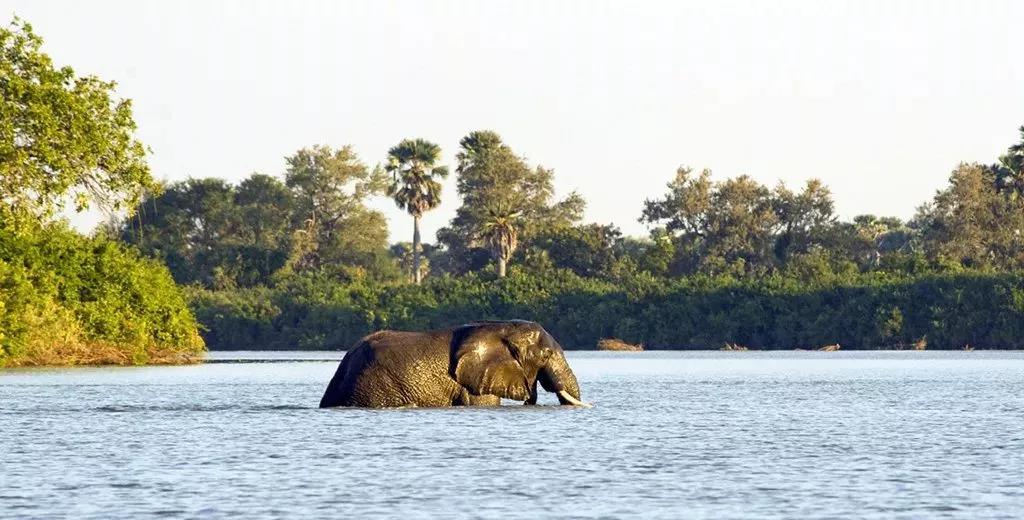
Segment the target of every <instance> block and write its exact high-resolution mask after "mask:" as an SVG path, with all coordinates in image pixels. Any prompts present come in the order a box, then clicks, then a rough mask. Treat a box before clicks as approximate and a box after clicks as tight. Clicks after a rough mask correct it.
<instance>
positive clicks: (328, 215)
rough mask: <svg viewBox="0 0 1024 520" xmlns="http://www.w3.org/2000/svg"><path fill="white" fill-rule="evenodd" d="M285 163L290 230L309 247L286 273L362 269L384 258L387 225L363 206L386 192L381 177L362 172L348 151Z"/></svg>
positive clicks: (322, 149) (309, 151)
mask: <svg viewBox="0 0 1024 520" xmlns="http://www.w3.org/2000/svg"><path fill="white" fill-rule="evenodd" d="M285 160H286V162H287V163H288V169H287V171H286V172H285V185H287V186H288V188H290V189H291V190H292V192H293V193H294V195H295V204H296V211H295V213H294V214H293V219H294V222H293V229H297V230H299V232H298V233H299V234H305V235H306V239H307V244H308V247H305V249H303V250H302V251H301V254H295V255H293V257H292V260H293V264H294V265H291V266H290V267H291V268H293V269H296V268H297V269H299V270H302V269H320V268H322V267H325V266H331V267H332V268H342V267H344V266H347V265H348V266H353V265H354V266H361V267H364V268H365V267H367V266H368V265H370V264H372V263H373V262H374V261H376V258H377V257H378V256H379V255H381V254H385V251H386V245H387V233H388V232H387V221H386V220H385V219H384V215H382V214H381V213H380V212H379V211H374V210H371V209H369V208H367V207H366V205H365V202H366V199H367V198H368V197H370V196H371V195H377V194H381V193H383V192H384V191H385V190H386V187H387V181H386V177H385V175H384V172H383V171H380V170H377V169H373V170H370V169H369V168H367V167H366V165H365V164H363V162H362V161H360V160H359V158H358V156H356V153H355V152H354V151H353V150H352V147H351V146H344V147H342V148H339V149H333V148H331V147H328V146H314V147H312V148H303V149H301V150H299V151H297V152H296V153H295V154H294V155H292V156H290V157H287V158H286V159H285ZM293 242H296V243H298V242H297V241H294V240H293Z"/></svg>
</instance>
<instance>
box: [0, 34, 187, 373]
mask: <svg viewBox="0 0 1024 520" xmlns="http://www.w3.org/2000/svg"><path fill="white" fill-rule="evenodd" d="M41 44H42V41H41V39H40V38H39V37H38V36H36V35H35V34H34V33H33V32H32V28H31V27H30V26H29V25H28V24H27V23H24V22H22V21H21V20H17V19H16V20H15V21H14V22H13V23H12V24H10V25H9V26H8V27H2V28H0V95H2V96H0V367H5V366H23V365H63V364H142V363H181V362H189V361H195V360H197V359H198V356H199V354H200V353H201V352H202V351H203V341H202V339H201V337H200V336H199V334H198V329H197V324H196V322H195V318H194V316H193V315H192V313H191V312H190V311H189V309H188V307H187V305H186V301H185V299H184V297H183V294H182V292H181V289H180V288H179V287H178V286H177V285H175V283H174V281H173V279H172V278H171V276H170V274H169V273H168V271H167V269H166V267H164V266H163V265H161V264H160V263H159V262H157V261H154V260H150V259H145V258H142V257H140V255H139V254H138V252H137V251H135V250H132V249H131V248H129V247H127V246H125V245H124V244H122V243H120V242H118V241H115V240H111V239H108V238H104V237H102V236H96V237H84V236H82V235H80V234H78V233H76V232H74V231H71V230H69V229H68V228H67V227H66V225H65V224H63V223H61V222H60V221H59V220H55V219H54V218H53V216H54V215H55V214H57V213H58V212H59V211H61V210H62V209H64V208H65V206H67V205H68V204H72V205H73V206H74V207H75V208H76V209H78V210H83V209H86V208H89V207H99V208H103V209H106V210H108V211H118V210H120V209H124V208H131V207H132V206H134V205H135V204H137V203H138V201H139V200H140V199H141V195H142V193H143V192H146V191H153V190H156V189H158V186H157V185H156V184H155V183H154V182H153V179H152V177H151V175H150V172H149V168H148V166H147V165H146V162H145V148H144V147H143V145H142V144H141V143H139V142H138V141H137V140H136V139H135V137H134V130H135V124H134V122H133V121H132V114H131V103H130V102H129V101H127V100H119V99H116V98H114V97H113V90H114V84H113V83H108V82H104V81H101V80H99V79H97V78H95V77H91V76H86V77H78V76H76V75H75V74H74V71H73V70H72V69H70V68H69V67H61V68H57V67H55V66H54V65H53V63H52V62H51V61H50V58H49V57H48V56H46V55H45V54H43V53H42V52H41V51H40V46H41Z"/></svg>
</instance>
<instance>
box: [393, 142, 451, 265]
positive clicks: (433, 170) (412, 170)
mask: <svg viewBox="0 0 1024 520" xmlns="http://www.w3.org/2000/svg"><path fill="white" fill-rule="evenodd" d="M440 158H441V147H440V146H438V145H436V144H434V143H431V142H430V141H427V140H425V139H405V140H403V141H402V142H400V143H398V145H397V146H395V147H393V148H392V149H391V150H388V165H387V171H388V172H390V173H391V176H392V177H391V178H392V182H391V184H390V185H389V186H388V195H390V196H391V198H393V199H394V200H395V204H396V205H398V207H399V208H402V209H404V210H405V211H406V212H408V213H409V214H410V215H412V222H413V228H412V229H413V231H412V254H413V269H412V272H413V280H414V281H415V282H416V283H417V284H419V283H420V281H422V278H423V276H422V273H421V272H420V218H421V217H423V214H424V213H426V212H427V211H430V210H432V209H434V208H436V207H437V206H438V205H440V204H441V183H440V182H439V179H443V178H445V177H447V176H448V167H447V166H436V164H437V161H438V160H440Z"/></svg>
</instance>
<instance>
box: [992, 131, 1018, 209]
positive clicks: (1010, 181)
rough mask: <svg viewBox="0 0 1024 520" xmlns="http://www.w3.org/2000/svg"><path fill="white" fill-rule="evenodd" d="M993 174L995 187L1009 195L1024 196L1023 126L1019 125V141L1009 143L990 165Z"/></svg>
mask: <svg viewBox="0 0 1024 520" xmlns="http://www.w3.org/2000/svg"><path fill="white" fill-rule="evenodd" d="M991 169H992V171H993V172H994V174H995V177H996V178H995V183H996V189H997V190H998V191H1001V192H1006V193H1007V194H1009V195H1010V196H1011V197H1021V196H1024V126H1021V127H1020V142H1019V143H1016V144H1013V145H1011V146H1010V147H1009V148H1007V149H1006V153H1005V154H1003V155H1002V156H1001V157H999V163H998V164H994V165H992V167H991Z"/></svg>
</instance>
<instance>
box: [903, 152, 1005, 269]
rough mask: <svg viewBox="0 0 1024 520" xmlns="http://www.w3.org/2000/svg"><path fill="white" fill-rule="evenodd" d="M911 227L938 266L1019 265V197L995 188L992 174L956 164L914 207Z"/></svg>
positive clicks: (975, 165)
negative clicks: (946, 178) (928, 197)
mask: <svg viewBox="0 0 1024 520" xmlns="http://www.w3.org/2000/svg"><path fill="white" fill-rule="evenodd" d="M912 226H913V227H914V228H915V229H917V230H919V232H920V233H921V235H922V237H921V238H922V241H923V244H924V248H925V251H926V252H927V254H928V255H929V257H931V258H932V259H933V261H936V262H938V263H939V264H948V263H952V264H954V265H960V266H963V267H973V268H1001V269H1012V268H1019V267H1022V266H1024V236H1022V235H1024V197H1018V196H1016V195H1015V194H1014V193H1013V192H1008V191H1005V190H1000V189H998V187H997V182H996V172H995V171H993V169H992V168H990V167H987V166H983V165H980V164H961V165H960V166H959V167H957V169H956V170H954V171H953V173H952V174H951V175H950V178H949V187H948V188H946V189H944V190H941V191H939V192H938V193H937V194H936V195H935V198H934V199H933V201H932V202H931V203H928V204H925V205H923V206H921V207H920V208H919V209H918V212H917V215H916V216H915V217H914V221H913V222H912Z"/></svg>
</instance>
